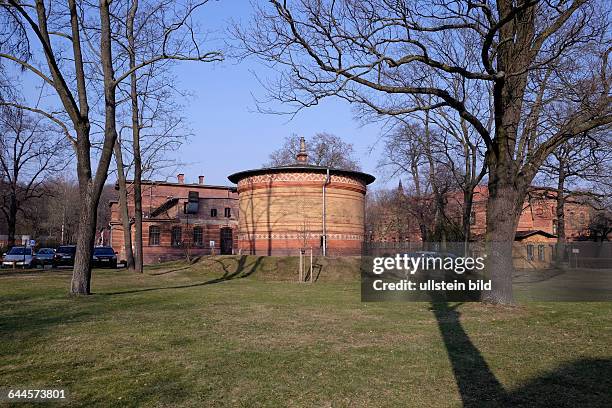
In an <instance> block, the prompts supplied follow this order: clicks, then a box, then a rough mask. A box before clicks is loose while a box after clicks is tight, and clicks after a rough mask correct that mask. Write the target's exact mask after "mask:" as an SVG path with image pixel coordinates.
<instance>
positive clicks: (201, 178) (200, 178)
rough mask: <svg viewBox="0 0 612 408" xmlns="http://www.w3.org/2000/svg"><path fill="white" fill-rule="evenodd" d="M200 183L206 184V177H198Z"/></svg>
mask: <svg viewBox="0 0 612 408" xmlns="http://www.w3.org/2000/svg"><path fill="white" fill-rule="evenodd" d="M198 183H199V184H204V176H199V177H198Z"/></svg>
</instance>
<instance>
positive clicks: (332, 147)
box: [266, 133, 359, 170]
mask: <svg viewBox="0 0 612 408" xmlns="http://www.w3.org/2000/svg"><path fill="white" fill-rule="evenodd" d="M305 139H306V152H307V153H308V162H309V164H314V165H315V166H325V167H334V168H338V169H347V170H359V163H358V162H357V159H356V158H355V156H354V148H353V145H352V144H351V143H347V142H345V141H344V140H342V139H341V138H340V137H338V136H336V135H332V134H330V133H317V134H315V135H314V136H313V137H312V138H310V139H308V138H305ZM299 151H300V137H299V136H298V135H295V134H294V135H291V136H290V137H286V138H285V142H284V144H283V147H281V148H280V149H278V150H275V151H274V152H272V153H271V154H270V161H269V162H268V163H267V164H266V166H271V167H273V166H286V165H289V164H294V163H295V157H296V155H297V154H298V152H299Z"/></svg>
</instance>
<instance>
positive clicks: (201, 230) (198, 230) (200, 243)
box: [191, 226, 204, 247]
mask: <svg viewBox="0 0 612 408" xmlns="http://www.w3.org/2000/svg"><path fill="white" fill-rule="evenodd" d="M196 233H197V235H199V240H198V239H197V238H196ZM191 239H192V242H193V245H194V246H198V247H201V246H203V245H204V228H202V227H200V226H196V227H193V230H192V232H191Z"/></svg>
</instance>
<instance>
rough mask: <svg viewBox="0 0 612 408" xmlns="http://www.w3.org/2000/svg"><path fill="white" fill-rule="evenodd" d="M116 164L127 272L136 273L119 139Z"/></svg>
mask: <svg viewBox="0 0 612 408" xmlns="http://www.w3.org/2000/svg"><path fill="white" fill-rule="evenodd" d="M114 150H115V162H116V163H117V184H118V185H119V208H120V209H121V224H122V225H123V243H124V251H125V262H126V267H127V270H128V271H130V272H133V271H134V252H133V250H132V226H131V224H130V212H129V209H128V193H127V182H126V180H125V168H124V165H123V153H122V152H121V143H120V142H119V139H117V140H116V141H115V147H114Z"/></svg>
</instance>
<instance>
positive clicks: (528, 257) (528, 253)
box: [527, 244, 534, 261]
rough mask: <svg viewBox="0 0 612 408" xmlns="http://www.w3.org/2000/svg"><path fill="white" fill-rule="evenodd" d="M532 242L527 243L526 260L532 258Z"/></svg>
mask: <svg viewBox="0 0 612 408" xmlns="http://www.w3.org/2000/svg"><path fill="white" fill-rule="evenodd" d="M533 249H534V248H533V244H527V260H528V261H533V260H534V253H533Z"/></svg>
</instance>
